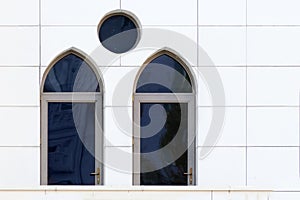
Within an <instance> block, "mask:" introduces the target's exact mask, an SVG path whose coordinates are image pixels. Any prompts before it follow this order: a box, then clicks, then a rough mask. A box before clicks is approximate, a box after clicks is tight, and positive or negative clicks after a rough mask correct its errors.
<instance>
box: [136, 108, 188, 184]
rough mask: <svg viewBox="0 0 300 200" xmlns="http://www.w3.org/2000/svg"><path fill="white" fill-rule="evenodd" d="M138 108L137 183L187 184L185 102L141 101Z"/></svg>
mask: <svg viewBox="0 0 300 200" xmlns="http://www.w3.org/2000/svg"><path fill="white" fill-rule="evenodd" d="M140 110H141V113H140V125H141V130H140V133H141V139H140V144H141V147H140V152H141V161H140V162H141V163H140V166H141V168H140V171H141V174H140V184H141V185H187V176H186V175H185V174H184V173H185V172H187V168H188V167H187V149H188V145H187V131H188V129H187V104H184V103H182V104H179V103H141V105H140ZM151 116H152V117H151ZM162 149H164V150H162ZM153 152H155V154H154V155H153V154H152V155H151V153H153Z"/></svg>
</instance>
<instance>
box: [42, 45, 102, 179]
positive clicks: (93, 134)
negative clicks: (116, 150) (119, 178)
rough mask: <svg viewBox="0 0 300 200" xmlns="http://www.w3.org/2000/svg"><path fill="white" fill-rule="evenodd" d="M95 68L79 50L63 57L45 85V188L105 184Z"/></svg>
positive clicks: (46, 76) (98, 82) (99, 93)
mask: <svg viewBox="0 0 300 200" xmlns="http://www.w3.org/2000/svg"><path fill="white" fill-rule="evenodd" d="M101 80H102V79H101V77H100V75H99V73H98V70H97V67H96V65H95V64H94V63H93V62H92V61H91V60H90V59H89V58H88V57H87V56H86V55H85V54H84V53H82V52H80V51H79V50H78V49H75V48H71V49H70V50H67V51H65V52H63V53H62V54H60V55H59V56H58V57H57V58H56V59H54V61H53V62H52V63H51V64H50V65H49V66H48V68H47V70H46V71H45V73H44V76H43V80H42V84H41V130H42V133H41V134H42V135H41V138H42V144H41V184H43V185H95V184H101V183H102V180H103V178H102V176H101V174H102V170H101V169H102V166H101V163H100V162H99V161H100V160H101V159H102V145H101V144H102V93H103V85H102V81H101Z"/></svg>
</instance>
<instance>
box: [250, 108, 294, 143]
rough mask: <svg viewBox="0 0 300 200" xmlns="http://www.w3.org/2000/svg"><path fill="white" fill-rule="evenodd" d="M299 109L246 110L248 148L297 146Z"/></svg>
mask: <svg viewBox="0 0 300 200" xmlns="http://www.w3.org/2000/svg"><path fill="white" fill-rule="evenodd" d="M299 113H300V110H299V108H295V107H293V108H282V107H281V108H279V107H277V108H276V107H268V108H266V107H265V108H264V107H259V108H258V107H257V108H251V107H250V108H248V112H247V120H248V126H247V128H248V134H247V136H248V145H249V146H299Z"/></svg>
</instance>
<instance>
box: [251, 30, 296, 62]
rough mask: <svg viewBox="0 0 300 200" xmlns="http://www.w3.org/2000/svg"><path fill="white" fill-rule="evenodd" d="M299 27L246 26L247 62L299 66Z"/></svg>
mask: <svg viewBox="0 0 300 200" xmlns="http://www.w3.org/2000/svg"><path fill="white" fill-rule="evenodd" d="M299 34H300V28H299V27H248V34H247V56H248V57H247V62H248V63H247V64H248V65H250V66H251V65H254V66H260V65H261V66H265V65H267V66H279V65H280V66H282V65H284V66H286V65H297V66H299V63H300V57H299V55H298V52H299V51H300V38H299Z"/></svg>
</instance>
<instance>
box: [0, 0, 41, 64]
mask: <svg viewBox="0 0 300 200" xmlns="http://www.w3.org/2000/svg"><path fill="white" fill-rule="evenodd" d="M0 4H2V3H0ZM0 8H1V6H0ZM0 13H1V12H0ZM0 18H1V17H0ZM0 35H1V37H0V44H1V46H0V55H1V60H0V66H38V65H39V29H38V27H0Z"/></svg>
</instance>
